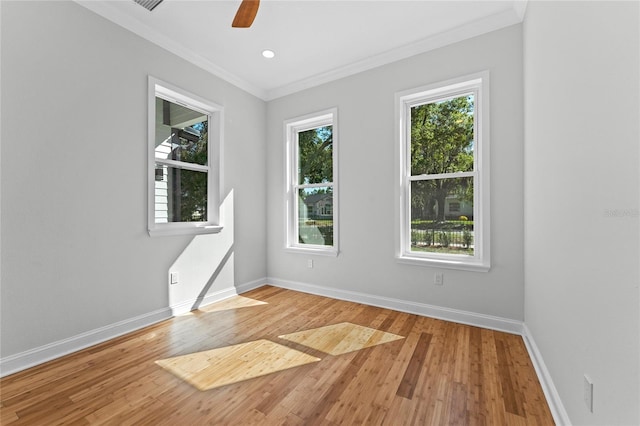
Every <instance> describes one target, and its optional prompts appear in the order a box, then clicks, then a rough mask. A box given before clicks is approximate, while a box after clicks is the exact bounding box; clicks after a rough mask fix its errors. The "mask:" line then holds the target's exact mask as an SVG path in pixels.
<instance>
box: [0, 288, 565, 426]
mask: <svg viewBox="0 0 640 426" xmlns="http://www.w3.org/2000/svg"><path fill="white" fill-rule="evenodd" d="M264 285H272V286H275V287H280V288H286V289H290V290H295V291H300V292H303V293H310V294H316V295H319V296H324V297H330V298H333V299H339V300H346V301H349V302H356V303H363V304H366V305H370V306H377V307H380V308H386V309H393V310H396V311H400V312H407V313H411V314H416V315H421V316H426V317H430V318H437V319H441V320H445V321H451V322H456V323H460V324H467V325H472V326H475V327H482V328H486V329H490V330H497V331H503V332H506V333H511V334H518V335H521V336H522V338H523V340H524V343H525V347H526V348H527V352H528V353H529V357H530V358H531V362H532V363H533V366H534V369H535V371H536V374H537V376H538V380H539V381H540V385H541V386H542V390H543V392H544V395H545V398H546V400H547V404H548V405H549V409H550V410H551V414H552V415H553V419H554V421H555V422H556V424H557V425H559V426H562V425H567V426H570V425H571V422H570V420H569V416H568V414H567V412H566V410H565V408H564V405H563V404H562V401H561V400H560V396H559V394H558V391H557V390H556V387H555V385H554V384H553V380H552V378H551V375H550V374H549V371H548V370H547V367H546V365H545V363H544V360H543V359H542V354H541V353H540V351H539V350H538V347H537V345H536V343H535V341H534V339H533V336H532V335H531V332H530V331H529V328H528V327H527V325H526V324H524V323H523V322H521V321H517V320H512V319H508V318H502V317H496V316H491V315H484V314H478V313H475V312H469V311H462V310H458V309H451V308H445V307H441V306H435V305H429V304H425V303H418V302H412V301H407V300H401V299H395V298H390V297H383V296H376V295H370V294H366V293H359V292H354V291H346V290H340V289H336V288H329V287H324V286H318V285H314V284H307V283H301V282H295V281H288V280H281V279H278V278H273V277H271V278H262V279H258V280H254V281H250V282H247V283H244V284H239V285H236V286H233V287H230V288H227V289H224V290H221V291H218V292H216V293H212V294H209V295H207V296H205V297H204V298H203V299H201V300H198V299H193V300H189V301H186V302H181V303H179V304H176V305H173V306H171V307H167V308H163V309H158V310H156V311H153V312H149V313H147V314H144V315H140V316H137V317H134V318H130V319H127V320H124V321H120V322H117V323H115V324H111V325H108V326H105V327H101V328H97V329H95V330H90V331H88V332H85V333H82V334H78V335H76V336H73V337H70V338H68V339H63V340H60V341H57V342H53V343H50V344H47V345H44V346H40V347H38V348H34V349H30V350H28V351H25V352H21V353H19V354H15V355H11V356H8V357H5V358H2V359H0V377H4V376H8V375H10V374H13V373H17V372H19V371H22V370H25V369H27V368H30V367H34V366H36V365H39V364H42V363H45V362H47V361H51V360H54V359H56V358H60V357H62V356H65V355H68V354H71V353H73V352H77V351H79V350H82V349H85V348H88V347H90V346H94V345H97V344H99V343H102V342H105V341H108V340H111V339H114V338H116V337H119V336H122V335H124V334H127V333H131V332H134V331H137V330H140V329H142V328H144V327H148V326H150V325H153V324H155V323H158V322H161V321H164V320H167V319H170V318H171V317H173V316H176V315H182V314H186V313H188V312H190V311H191V310H192V308H193V306H194V305H195V304H196V303H198V302H199V303H198V305H199V306H205V305H208V304H211V303H214V302H219V301H221V300H224V299H228V298H229V297H232V296H235V295H239V294H242V293H246V292H248V291H250V290H254V289H256V288H260V287H262V286H264Z"/></svg>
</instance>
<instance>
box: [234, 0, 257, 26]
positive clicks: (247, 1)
mask: <svg viewBox="0 0 640 426" xmlns="http://www.w3.org/2000/svg"><path fill="white" fill-rule="evenodd" d="M258 6H260V0H242V3H240V7H239V8H238V12H236V17H235V18H233V23H232V24H231V26H232V27H234V28H249V27H250V26H251V24H252V23H253V20H254V19H255V17H256V14H257V13H258Z"/></svg>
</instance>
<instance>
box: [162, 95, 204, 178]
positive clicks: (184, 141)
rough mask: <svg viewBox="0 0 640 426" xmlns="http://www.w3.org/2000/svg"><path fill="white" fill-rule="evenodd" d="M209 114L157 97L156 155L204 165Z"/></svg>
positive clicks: (165, 158)
mask: <svg viewBox="0 0 640 426" xmlns="http://www.w3.org/2000/svg"><path fill="white" fill-rule="evenodd" d="M208 130H209V122H208V117H207V115H205V114H202V113H201V112H198V111H193V110H192V109H189V108H187V107H184V106H182V105H178V104H175V103H173V102H171V101H167V100H165V99H161V98H157V97H156V140H155V147H156V148H155V158H158V159H162V160H176V161H184V162H186V163H195V164H200V165H203V166H205V165H207V161H208V158H207V140H208Z"/></svg>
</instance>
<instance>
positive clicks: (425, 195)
mask: <svg viewBox="0 0 640 426" xmlns="http://www.w3.org/2000/svg"><path fill="white" fill-rule="evenodd" d="M473 219H474V218H473V178H471V177H465V178H457V179H434V180H421V181H415V182H411V251H416V252H433V253H450V254H464V255H471V256H473V253H474V231H473V229H474V228H473Z"/></svg>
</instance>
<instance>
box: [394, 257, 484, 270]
mask: <svg viewBox="0 0 640 426" xmlns="http://www.w3.org/2000/svg"><path fill="white" fill-rule="evenodd" d="M396 259H397V261H398V263H405V264H408V265H418V266H432V267H436V268H444V269H457V270H460V271H472V272H489V269H491V265H488V264H485V263H482V262H479V261H469V260H456V259H434V258H424V257H417V256H406V255H405V256H398V257H397V258H396Z"/></svg>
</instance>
